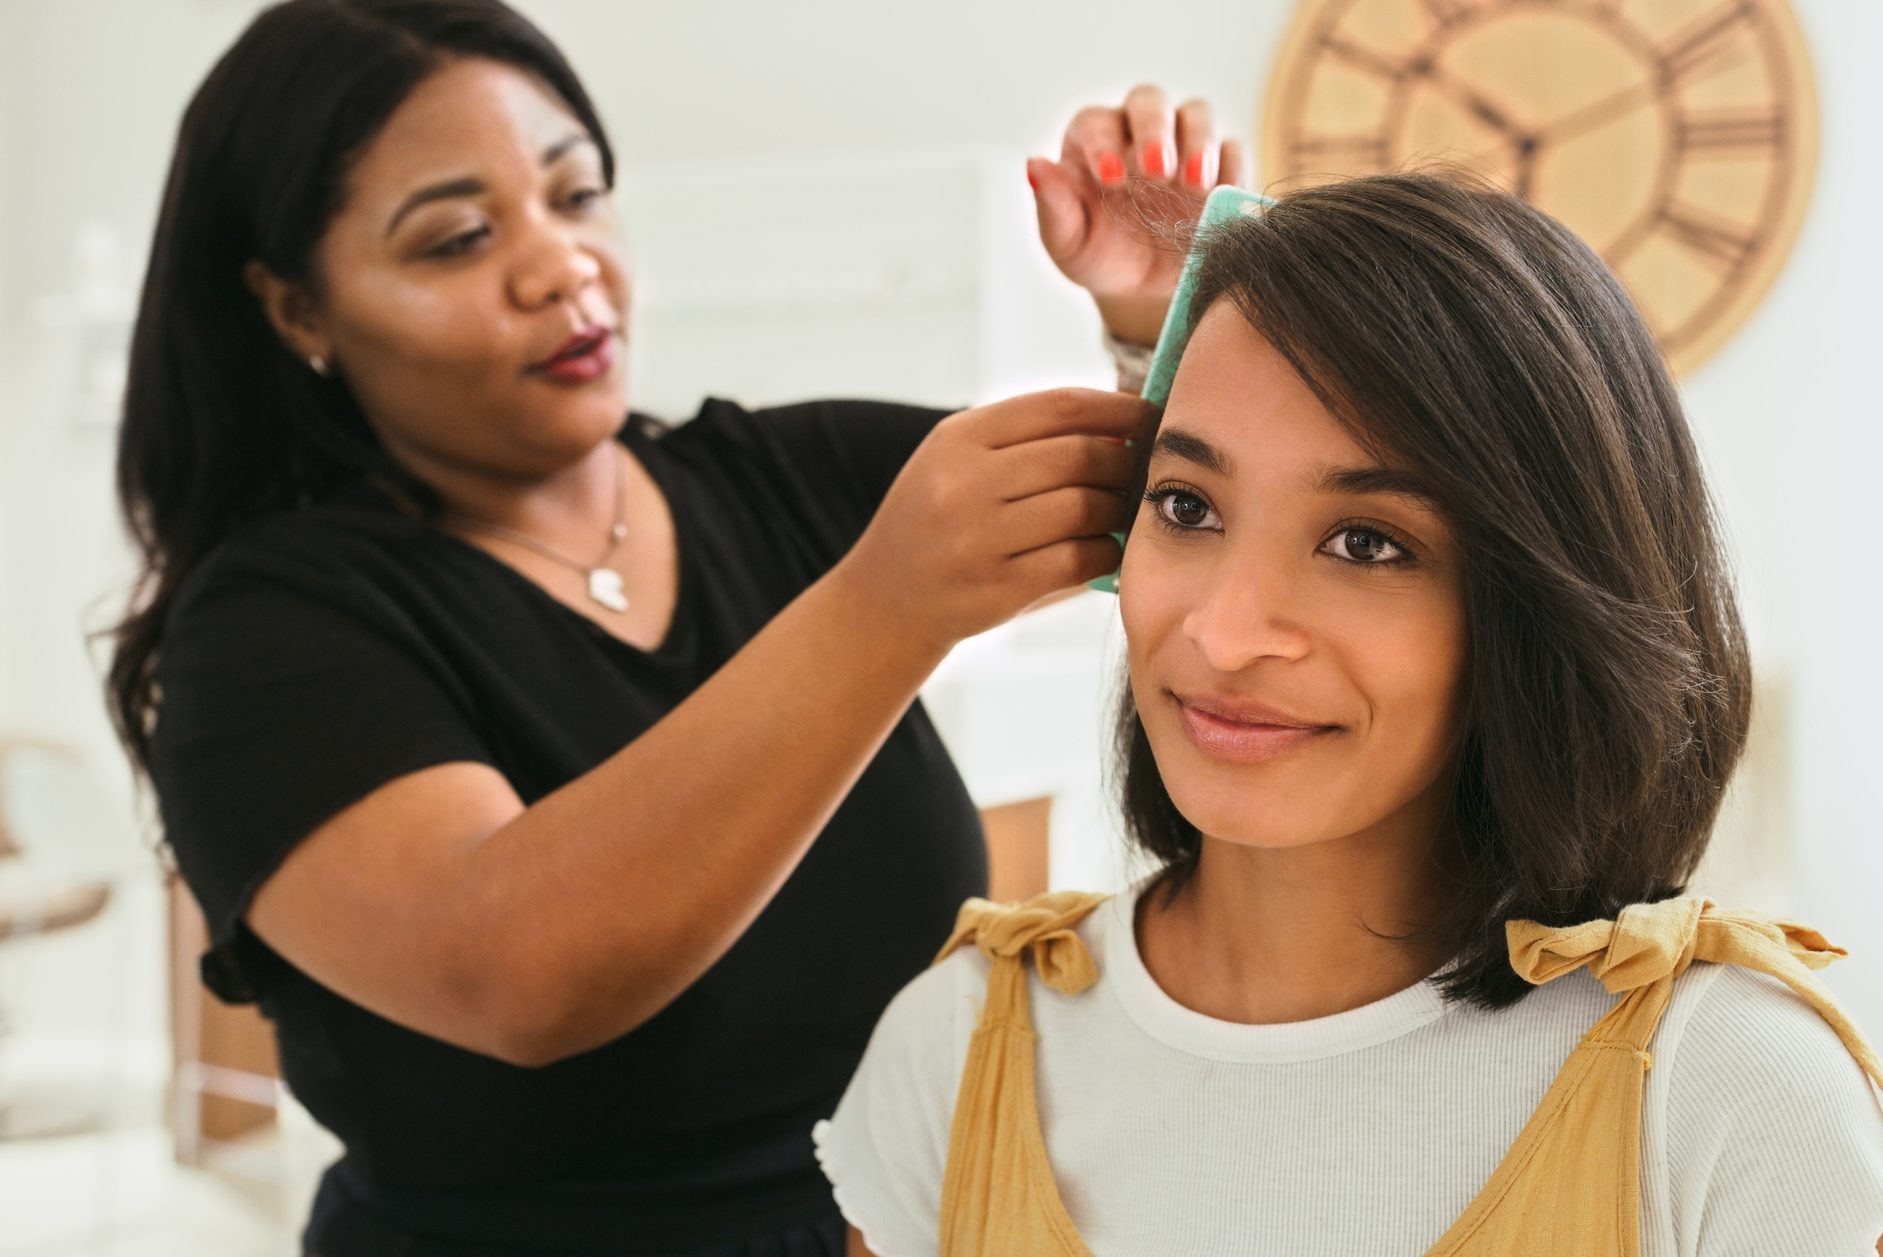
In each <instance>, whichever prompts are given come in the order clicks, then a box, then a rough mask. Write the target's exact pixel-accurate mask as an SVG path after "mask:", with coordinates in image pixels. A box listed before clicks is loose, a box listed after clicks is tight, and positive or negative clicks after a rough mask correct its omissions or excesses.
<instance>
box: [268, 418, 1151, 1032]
mask: <svg viewBox="0 0 1883 1257" xmlns="http://www.w3.org/2000/svg"><path fill="white" fill-rule="evenodd" d="M1143 416H1144V412H1143V408H1142V406H1141V404H1140V403H1137V402H1135V401H1132V400H1130V399H1126V398H1121V397H1117V396H1116V395H1111V394H1103V393H1086V392H1077V393H1059V394H1049V395H1038V396H1036V397H1033V398H1021V399H1015V401H1013V402H1008V403H1002V404H1001V405H1000V406H996V407H988V408H985V409H984V410H981V411H970V412H966V413H964V414H963V415H958V416H955V417H953V418H951V419H950V420H948V421H945V422H944V424H943V425H942V427H938V428H937V430H936V433H935V434H934V435H932V436H931V437H930V439H929V440H928V441H927V442H924V444H923V447H922V448H921V449H920V450H918V451H917V453H916V456H915V457H914V458H912V459H911V461H910V465H909V468H907V469H905V472H904V475H903V476H902V477H901V478H899V479H898V481H897V483H896V485H895V486H894V487H892V489H891V491H890V495H889V497H888V499H886V500H885V502H884V505H883V508H882V510H881V511H879V513H878V516H877V518H876V520H875V521H873V522H872V524H871V526H870V529H869V530H868V532H867V533H866V535H865V537H864V539H863V540H861V541H859V542H858V544H857V546H856V547H855V548H854V549H853V550H852V551H851V553H850V555H849V556H847V557H846V558H845V559H844V560H843V561H842V562H841V563H840V564H838V566H837V567H836V568H835V569H833V570H832V571H831V572H830V573H829V574H828V575H826V576H825V577H824V579H822V580H820V581H818V582H817V583H816V584H815V585H813V586H812V587H811V588H810V589H808V590H806V591H805V593H804V594H802V595H801V596H800V597H799V598H798V599H797V600H796V601H794V602H793V603H792V604H791V605H790V606H788V607H787V608H786V609H785V610H784V611H782V612H781V613H779V615H778V616H777V617H776V618H775V619H774V620H773V621H772V622H771V623H770V624H769V625H767V626H766V627H765V629H763V630H762V631H761V632H760V633H759V634H758V635H757V636H756V637H754V638H753V640H752V641H751V642H749V643H748V644H747V645H746V646H745V648H744V649H742V650H741V651H739V653H738V654H737V655H735V656H734V657H733V658H732V659H731V660H730V661H729V662H728V663H727V664H726V665H725V666H724V667H723V668H722V669H720V671H719V672H718V673H717V674H715V675H714V676H713V677H712V678H711V679H710V680H708V681H707V682H706V683H705V684H704V685H702V686H701V687H700V688H699V689H698V690H696V691H695V692H694V693H693V694H692V695H691V696H690V697H688V699H687V700H686V701H685V702H683V703H681V704H680V705H679V706H678V707H676V708H675V709H674V710H673V711H672V712H671V713H670V714H668V715H667V716H666V717H665V718H663V719H662V720H661V721H659V722H658V723H657V724H656V725H655V726H654V727H653V728H651V729H650V730H648V731H647V732H646V733H645V734H643V735H642V736H641V737H639V738H637V739H635V740H634V741H633V742H632V743H630V744H629V745H628V746H626V747H624V748H623V749H622V750H621V751H620V752H618V753H617V754H615V755H614V756H613V757H611V758H610V759H608V760H606V761H604V762H603V763H602V764H601V765H599V766H598V767H596V768H595V769H593V770H592V771H590V772H589V773H587V774H585V775H584V776H582V777H580V778H578V779H576V780H575V781H572V782H570V783H569V784H568V785H566V786H564V787H563V788H562V789H560V790H558V791H556V792H555V793H554V794H551V795H549V796H548V797H546V798H544V799H542V800H540V801H538V802H537V803H536V804H534V805H533V806H531V807H528V808H525V807H523V805H522V803H521V801H520V800H519V799H518V798H517V796H516V794H515V793H514V792H513V791H512V790H511V789H510V787H509V786H508V784H507V783H506V782H505V781H504V780H503V779H502V778H501V777H500V776H499V775H498V774H497V773H496V772H495V771H494V770H492V769H490V768H488V767H485V766H482V765H474V764H449V765H443V766H440V767H437V768H432V769H428V770H425V771H423V772H419V773H414V774H412V775H410V776H408V777H404V778H401V779H399V780H397V781H394V782H392V783H391V784H389V785H387V786H385V787H383V788H381V789H380V790H378V791H376V792H374V793H373V794H371V795H369V796H367V797H366V798H365V799H363V800H361V801H359V802H358V803H355V804H354V805H353V806H352V807H350V808H348V809H346V810H345V811H344V812H342V813H340V814H339V815H337V816H336V817H334V818H333V819H332V820H331V821H329V822H328V823H326V824H325V825H323V826H322V827H321V828H319V829H318V830H316V831H315V832H314V833H313V834H312V835H310V836H309V837H308V838H307V839H305V840H304V841H303V842H302V843H301V844H300V845H299V846H297V847H296V848H295V850H294V851H293V852H292V854H290V856H289V857H288V859H287V860H286V861H285V862H284V863H283V864H282V866H281V868H280V869H279V870H278V871H277V872H276V873H275V874H274V875H273V876H272V877H271V878H270V879H269V880H268V881H267V882H266V883H265V884H264V885H263V887H262V888H261V890H260V892H259V893H258V894H257V896H256V898H255V900H254V902H253V904H252V905H251V908H250V911H249V914H248V920H249V923H250V925H251V926H252V928H254V930H255V931H256V932H257V933H258V934H259V935H260V936H261V937H262V938H263V939H265V940H266V941H267V942H268V943H269V944H270V945H271V946H272V947H274V948H275V949H276V950H277V951H279V952H281V953H282V954H283V955H284V956H286V957H287V958H288V959H289V960H290V961H292V962H293V963H294V964H296V965H297V966H298V967H300V968H302V969H303V970H304V971H306V972H307V973H308V974H309V975H310V976H312V977H314V978H315V979H316V980H318V981H320V982H322V983H323V984H325V985H327V986H329V987H331V988H332V989H334V990H336V991H338V992H339V993H340V994H342V995H344V996H346V997H347V998H349V999H351V1000H353V1001H355V1002H357V1003H359V1004H361V1005H363V1006H365V1007H367V1008H370V1009H373V1010H374V1011H376V1012H378V1013H380V1014H381V1015H382V1016H385V1017H388V1018H390V1019H391V1020H394V1021H397V1022H399V1023H401V1024H403V1025H406V1026H409V1027H411V1028H413V1029H416V1030H419V1031H421V1032H423V1033H426V1034H430V1035H433V1036H434V1037H437V1038H441V1039H444V1040H447V1041H449V1042H452V1043H456V1044H458V1045H460V1046H463V1047H466V1048H470V1049H471V1050H474V1051H480V1052H485V1053H488V1054H490V1055H494V1056H497V1057H500V1058H502V1059H505V1060H508V1061H512V1062H514V1063H518V1064H541V1063H547V1062H550V1061H553V1060H557V1059H561V1058H562V1057H565V1056H569V1055H573V1054H575V1053H578V1052H582V1051H586V1050H588V1049H590V1048H593V1047H597V1046H599V1045H601V1044H602V1043H605V1042H608V1041H610V1040H611V1039H614V1038H617V1037H619V1036H620V1035H622V1034H624V1033H626V1032H627V1031H629V1030H631V1029H633V1028H634V1027H635V1026H637V1025H639V1024H641V1023H642V1022H643V1021H645V1020H647V1019H648V1018H649V1017H651V1016H653V1015H654V1014H655V1013H656V1012H658V1011H659V1010H660V1009H661V1008H663V1007H665V1006H666V1005H667V1004H668V1003H669V1002H671V1001H672V1000H673V999H674V997H675V996H677V995H678V994H679V993H680V992H681V991H683V990H685V989H686V988H687V987H688V986H689V985H691V984H692V983H693V982H694V981H696V980H697V979H698V978H699V977H700V975H701V974H703V973H704V972H705V971H706V970H707V969H708V968H709V967H710V966H711V965H712V964H713V963H714V962H715V961H716V960H718V959H719V957H720V956H722V955H724V954H725V952H726V951H727V949H729V948H730V947H731V946H732V944H733V943H734V941H736V940H737V938H738V937H739V935H740V934H741V933H742V932H743V931H744V930H745V929H746V927H747V926H748V925H750V923H751V922H752V920H753V918H755V917H756V916H757V915H758V913H759V912H760V911H761V910H762V909H763V907H764V906H765V904H766V903H767V902H768V901H769V900H770V899H771V897H772V895H773V894H775V893H776V891H777V889H778V887H779V886H780V885H781V884H782V883H783V881H784V880H785V878H786V877H787V876H789V874H790V872H791V870H792V869H793V868H794V867H795V866H796V864H797V862H798V860H799V859H800V858H801V857H802V856H803V854H804V852H805V850H806V849H807V848H808V847H809V846H810V843H811V842H812V840H813V839H814V838H815V837H816V835H817V833H818V832H819V831H820V830H821V829H822V828H823V826H824V824H825V822H826V821H827V820H828V818H829V816H830V814H831V812H832V811H834V810H835V808H836V807H837V805H838V804H839V803H840V802H841V801H842V799H843V797H844V795H845V794H846V793H847V792H848V791H849V789H850V787H851V786H852V784H854V782H855V781H856V779H857V777H858V776H859V775H860V774H861V773H862V771H863V769H864V767H865V766H867V764H868V763H869V761H870V759H871V758H872V757H873V756H874V755H875V753H876V751H877V749H878V748H879V747H880V746H881V744H882V742H883V740H884V739H885V738H886V737H887V736H888V734H889V732H890V731H891V730H892V729H893V728H894V727H895V725H896V722H897V721H898V720H899V719H900V718H901V716H902V714H903V712H904V711H905V710H906V709H907V707H908V705H909V703H910V701H911V700H912V699H913V698H914V696H915V693H916V690H917V688H918V687H919V686H920V685H921V683H922V681H923V680H924V679H925V678H926V677H927V675H928V674H929V672H930V671H931V670H932V669H933V668H934V666H935V665H936V664H937V663H938V662H939V661H940V659H941V658H942V656H943V655H944V654H945V653H946V651H947V649H948V648H949V647H950V646H951V645H952V644H953V643H954V642H955V641H957V640H959V639H960V638H961V637H964V636H967V635H969V634H971V633H973V632H977V631H980V630H981V629H984V628H987V627H991V626H992V625H993V624H997V623H999V622H1001V621H1002V620H1005V619H1007V618H1009V617H1010V616H1012V615H1013V614H1015V613H1016V612H1018V611H1019V610H1020V609H1021V608H1023V607H1025V606H1027V605H1028V604H1029V603H1030V602H1032V601H1034V600H1035V599H1036V598H1038V597H1040V596H1042V595H1044V594H1045V593H1047V592H1049V591H1051V590H1054V589H1059V588H1063V587H1065V586H1068V585H1076V584H1077V583H1079V582H1080V581H1083V580H1085V579H1087V578H1088V577H1090V576H1092V575H1096V574H1098V573H1100V572H1103V571H1108V570H1110V568H1111V567H1112V566H1115V564H1116V561H1117V547H1116V545H1115V543H1113V542H1112V541H1110V540H1109V539H1107V538H1105V537H1104V536H1103V534H1104V533H1106V532H1108V531H1111V530H1112V529H1115V528H1118V527H1121V526H1122V519H1123V516H1124V513H1125V511H1126V510H1127V509H1128V507H1127V504H1125V503H1124V502H1123V501H1122V499H1121V498H1120V497H1119V495H1118V493H1117V492H1116V488H1117V487H1118V486H1119V485H1122V484H1123V483H1124V482H1125V479H1126V477H1127V475H1128V458H1127V457H1126V456H1124V455H1123V452H1122V451H1120V450H1118V449H1117V448H1116V447H1114V446H1112V445H1109V444H1107V443H1105V442H1103V441H1098V440H1093V439H1092V438H1091V437H1089V436H1076V437H1074V436H1069V435H1068V433H1094V432H1097V433H1104V434H1107V435H1113V436H1117V435H1125V434H1129V433H1135V432H1136V431H1137V429H1138V427H1139V425H1140V424H1141V423H1142V420H1143ZM950 425H952V426H950ZM944 429H946V430H944ZM1099 485H1102V486H1104V487H1094V486H1099ZM884 840H885V841H893V840H894V836H893V835H885V839H884Z"/></svg>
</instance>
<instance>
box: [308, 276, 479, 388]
mask: <svg viewBox="0 0 1883 1257" xmlns="http://www.w3.org/2000/svg"><path fill="white" fill-rule="evenodd" d="M476 283H477V277H476V276H475V275H473V273H472V272H470V271H469V270H467V271H465V272H463V273H462V274H460V275H449V276H439V277H437V278H435V279H433V280H432V281H430V282H418V281H415V280H413V279H411V278H407V277H403V276H399V277H394V276H385V275H362V276H360V277H358V278H357V279H356V280H354V281H353V282H352V283H351V284H350V285H349V286H348V288H347V289H346V290H345V291H344V292H341V293H336V294H335V298H336V300H335V306H336V308H337V309H338V310H339V311H341V313H342V316H343V318H344V322H345V328H346V333H347V339H349V340H351V341H352V348H353V350H354V355H355V357H356V359H357V357H358V356H359V355H360V354H362V353H363V354H367V355H370V356H371V358H372V359H373V361H374V362H376V363H380V364H383V365H385V366H388V367H396V368H402V369H404V370H407V371H411V370H419V371H426V372H431V371H437V372H439V373H441V374H448V375H449V376H450V378H451V380H461V379H463V378H464V375H465V373H466V372H467V370H468V371H479V370H480V369H482V368H485V367H488V366H489V365H491V364H492V363H493V362H494V360H495V359H496V358H497V357H498V356H499V355H497V354H496V353H494V352H493V350H494V349H495V348H496V346H497V343H498V342H499V341H500V339H501V338H500V337H499V335H498V331H499V328H498V326H497V324H498V323H499V322H500V320H493V319H492V318H491V317H490V311H491V309H492V303H491V302H490V301H488V300H480V299H479V297H478V293H477V292H476V291H475V290H474V285H476ZM387 382H388V383H392V381H390V380H389V381H387Z"/></svg>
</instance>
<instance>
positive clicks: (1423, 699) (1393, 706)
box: [1340, 596, 1469, 788]
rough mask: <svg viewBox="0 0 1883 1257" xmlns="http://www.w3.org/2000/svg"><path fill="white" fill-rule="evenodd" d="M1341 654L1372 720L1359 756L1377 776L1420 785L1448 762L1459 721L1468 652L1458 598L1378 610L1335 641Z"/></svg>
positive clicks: (1432, 600)
mask: <svg viewBox="0 0 1883 1257" xmlns="http://www.w3.org/2000/svg"><path fill="white" fill-rule="evenodd" d="M1340 653H1341V657H1342V659H1343V663H1344V670H1345V671H1346V672H1347V674H1348V676H1349V677H1350V678H1351V679H1352V682H1353V684H1354V686H1355V688H1356V689H1358V690H1359V692H1360V693H1361V695H1362V696H1363V697H1364V699H1365V701H1366V705H1367V709H1368V711H1369V713H1370V716H1371V723H1370V725H1369V727H1368V728H1367V730H1366V739H1365V745H1366V748H1367V755H1366V758H1368V759H1369V760H1372V761H1374V762H1375V764H1376V765H1377V767H1378V770H1379V771H1380V773H1381V776H1382V778H1383V779H1385V778H1391V779H1396V780H1398V781H1400V782H1402V783H1406V784H1409V785H1410V786H1412V787H1413V788H1422V787H1423V785H1424V784H1426V783H1427V782H1429V781H1430V780H1431V778H1432V777H1433V776H1435V775H1436V774H1437V773H1438V772H1439V771H1440V770H1441V769H1443V768H1444V766H1445V764H1446V763H1447V762H1448V760H1449V758H1450V756H1451V754H1452V749H1453V746H1454V743H1455V740H1456V733H1457V729H1458V723H1459V720H1460V717H1461V712H1462V702H1463V691H1464V679H1465V670H1466V667H1467V664H1468V659H1469V651H1468V648H1467V641H1466V629H1465V621H1464V613H1463V607H1462V605H1461V603H1460V601H1459V600H1458V599H1456V598H1454V597H1449V596H1447V597H1433V598H1431V599H1429V600H1428V599H1423V598H1422V599H1418V600H1416V602H1415V603H1412V604H1408V605H1406V606H1403V607H1399V608H1394V609H1392V610H1390V611H1386V612H1383V613H1377V614H1375V615H1374V616H1373V617H1371V620H1370V623H1368V624H1367V627H1366V629H1365V631H1364V632H1362V633H1348V634H1346V635H1345V636H1344V637H1343V638H1342V645H1341V650H1340ZM1384 760H1391V761H1393V763H1392V764H1391V765H1390V766H1389V765H1387V764H1385V763H1383V762H1381V761H1384Z"/></svg>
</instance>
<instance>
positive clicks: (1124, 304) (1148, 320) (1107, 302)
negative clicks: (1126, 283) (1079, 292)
mask: <svg viewBox="0 0 1883 1257" xmlns="http://www.w3.org/2000/svg"><path fill="white" fill-rule="evenodd" d="M1092 300H1093V302H1094V303H1095V304H1096V305H1097V306H1098V317H1099V318H1100V319H1101V320H1102V321H1103V322H1104V324H1105V331H1106V332H1107V334H1109V335H1111V336H1114V337H1116V338H1117V339H1119V340H1121V341H1124V342H1125V343H1127V344H1132V345H1155V344H1156V343H1157V338H1158V336H1159V334H1161V333H1162V332H1163V330H1164V314H1165V312H1166V311H1168V310H1169V309H1170V296H1169V294H1165V295H1164V296H1161V297H1146V296H1142V295H1137V294H1129V295H1120V294H1103V293H1093V294H1092Z"/></svg>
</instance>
